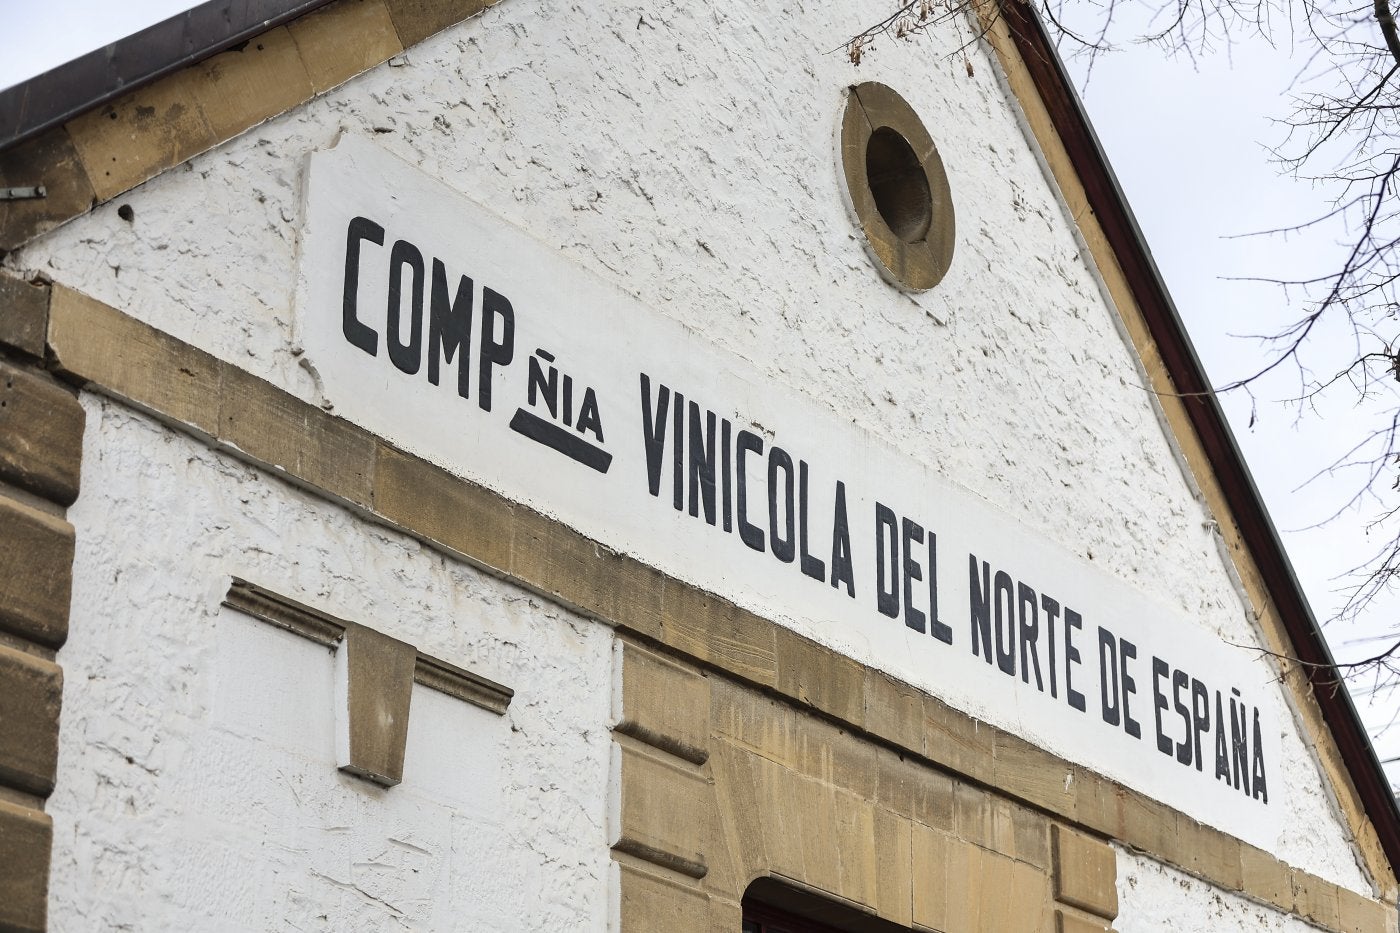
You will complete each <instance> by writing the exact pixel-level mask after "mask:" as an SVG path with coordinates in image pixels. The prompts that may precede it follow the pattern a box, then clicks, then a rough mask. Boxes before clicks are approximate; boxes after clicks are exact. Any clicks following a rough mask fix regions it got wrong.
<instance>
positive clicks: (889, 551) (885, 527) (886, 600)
mask: <svg viewBox="0 0 1400 933" xmlns="http://www.w3.org/2000/svg"><path fill="white" fill-rule="evenodd" d="M898 528H899V519H897V518H895V515H894V511H893V510H892V509H891V508H890V507H889V506H887V505H883V504H881V503H879V502H876V503H875V590H876V605H877V608H879V610H880V614H881V615H886V616H889V617H890V618H891V619H897V618H899V531H898ZM886 568H889V573H888V574H886V573H885V569H886ZM886 577H888V579H889V586H886V585H885V582H886Z"/></svg>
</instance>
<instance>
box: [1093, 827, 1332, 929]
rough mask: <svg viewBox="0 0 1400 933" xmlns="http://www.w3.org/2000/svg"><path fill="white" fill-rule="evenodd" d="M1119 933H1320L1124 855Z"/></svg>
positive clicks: (1133, 855) (1160, 866) (1173, 871)
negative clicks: (1169, 931) (1164, 931)
mask: <svg viewBox="0 0 1400 933" xmlns="http://www.w3.org/2000/svg"><path fill="white" fill-rule="evenodd" d="M1117 851H1118V919H1117V920H1115V921H1113V929H1115V930H1117V931H1118V933H1162V931H1163V930H1171V931H1172V933H1315V931H1316V930H1317V927H1314V926H1313V925H1312V924H1310V923H1307V922H1305V921H1303V920H1300V919H1298V918H1297V917H1294V916H1291V915H1289V914H1285V913H1281V912H1279V911H1277V910H1273V909H1271V908H1268V907H1264V906H1263V905H1261V904H1257V903H1255V902H1254V901H1251V900H1249V899H1248V898H1244V897H1241V896H1240V895H1238V894H1234V893H1231V892H1229V891H1223V890H1221V889H1219V888H1215V887H1212V886H1211V885H1208V884H1206V883H1205V882H1203V881H1200V880H1198V879H1196V878H1193V877H1191V876H1190V875H1188V874H1185V873H1184V872H1180V871H1177V870H1176V869H1175V868H1171V867H1169V866H1167V865H1163V864H1162V863H1161V862H1156V861H1153V860H1152V859H1150V858H1147V857H1146V856H1143V855H1138V854H1136V853H1133V852H1129V851H1128V850H1126V849H1122V848H1119V849H1118V850H1117Z"/></svg>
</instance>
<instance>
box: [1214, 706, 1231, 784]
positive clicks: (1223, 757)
mask: <svg viewBox="0 0 1400 933" xmlns="http://www.w3.org/2000/svg"><path fill="white" fill-rule="evenodd" d="M1215 779H1216V780H1217V781H1224V782H1225V783H1226V784H1229V783H1230V750H1229V748H1228V747H1227V746H1226V739H1225V709H1224V706H1223V704H1222V702H1221V699H1220V691H1219V690H1217V691H1215Z"/></svg>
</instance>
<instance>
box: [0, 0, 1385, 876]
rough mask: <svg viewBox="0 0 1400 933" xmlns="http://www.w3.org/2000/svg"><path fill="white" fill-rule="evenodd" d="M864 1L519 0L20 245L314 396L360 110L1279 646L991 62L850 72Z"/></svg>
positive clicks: (1325, 837) (909, 52) (1305, 838)
mask: <svg viewBox="0 0 1400 933" xmlns="http://www.w3.org/2000/svg"><path fill="white" fill-rule="evenodd" d="M870 15H871V14H870V9H869V8H868V7H867V6H864V5H861V4H835V3H796V2H794V3H778V2H776V0H772V2H756V3H751V4H749V3H745V4H734V3H718V4H696V3H684V2H671V0H666V2H660V3H652V2H647V3H638V2H613V3H609V4H606V5H601V6H600V5H599V4H596V3H570V2H566V0H511V2H506V3H502V4H500V5H499V6H497V7H494V8H492V9H491V10H489V11H487V12H486V13H485V14H483V15H482V16H480V17H477V18H474V19H472V20H469V21H467V22H466V23H463V24H462V25H460V26H458V27H455V28H453V29H451V30H449V31H448V32H446V33H444V34H441V35H439V36H437V37H435V38H433V39H430V40H428V41H427V42H425V43H423V44H422V45H420V46H418V47H416V48H414V49H412V50H410V51H409V52H407V53H405V54H404V55H402V56H400V57H399V58H397V59H395V60H393V61H391V62H389V63H387V64H386V65H384V66H381V67H379V68H377V69H375V70H373V71H371V72H369V73H367V74H365V75H362V76H361V77H359V78H356V79H354V80H352V81H351V82H349V83H348V84H346V85H344V86H342V87H340V88H337V89H335V90H333V91H331V92H329V93H328V94H326V95H325V96H323V97H321V98H319V99H317V100H315V101H313V102H311V103H310V104H308V105H306V106H304V107H302V108H299V109H298V110H296V111H295V112H293V113H290V114H287V115H284V116H283V117H280V118H277V119H275V120H273V121H271V122H269V123H267V124H264V125H262V126H259V127H257V128H255V129H253V130H251V131H249V132H248V133H246V134H244V135H243V136H242V137H240V138H238V139H236V140H233V141H231V142H230V143H228V144H226V145H224V146H222V147H220V148H218V149H216V150H215V151H213V152H211V153H208V154H206V155H203V156H199V157H197V158H195V159H194V160H192V161H191V162H190V163H188V164H187V165H185V166H182V167H180V168H178V169H176V170H173V171H171V172H169V173H167V174H166V175H164V176H162V177H159V178H157V179H154V180H152V181H151V182H149V183H147V184H146V185H143V186H142V187H141V188H139V189H137V190H136V191H134V192H131V193H130V194H129V195H127V196H124V197H120V198H117V199H116V200H114V201H113V202H112V203H110V204H108V205H106V206H104V207H102V208H99V209H98V210H97V211H95V212H94V213H93V214H92V215H90V216H88V217H85V218H82V219H80V220H79V221H77V222H74V223H71V224H69V225H67V226H66V227H64V228H62V229H60V230H58V231H55V232H54V233H52V234H49V235H48V236H46V237H45V238H43V239H41V240H39V241H38V242H36V243H35V244H33V245H32V246H30V247H28V248H26V249H24V250H21V251H19V252H17V253H15V254H12V255H11V256H10V257H8V258H7V259H6V264H7V265H10V266H12V267H15V268H17V269H20V270H23V271H25V272H29V273H43V274H47V275H49V276H51V277H53V278H54V279H56V280H58V281H60V282H63V283H64V284H67V285H70V286H72V287H75V288H77V289H79V290H81V291H84V292H87V293H89V294H91V295H93V296H94V297H97V298H100V299H102V300H104V301H106V302H109V303H110V304H112V305H115V306H116V307H119V308H121V309H123V310H125V311H127V312H128V313H131V314H134V315H137V316H139V317H141V318H143V319H145V320H147V321H149V322H151V323H152V324H154V325H156V326H158V327H160V328H162V329H165V330H168V331H169V332H171V333H173V334H175V335H176V336H178V337H180V338H182V339H184V340H187V341H189V342H191V343H193V344H196V345H198V346H200V347H202V348H204V349H207V350H209V351H211V352H213V353H215V354H217V355H219V356H221V357H223V358H224V359H227V360H230V361H232V362H233V363H235V364H237V365H239V366H242V367H244V368H246V369H248V370H250V371H252V372H254V373H256V374H258V375H260V376H263V377H265V378H267V379H269V380H271V381H272V382H274V383H276V384H277V385H279V386H282V387H284V388H287V389H288V390H290V391H292V392H294V393H296V394H298V395H300V396H301V397H303V398H306V399H307V400H309V401H317V399H316V395H315V387H314V384H313V381H312V379H311V377H310V376H309V375H308V374H307V373H305V372H304V371H302V370H301V369H300V368H299V367H298V365H297V355H296V350H297V344H296V336H295V332H294V325H293V294H294V289H295V283H296V268H297V266H296V249H295V244H296V240H297V234H298V229H299V222H300V221H299V218H300V213H301V209H302V208H301V203H300V185H301V179H302V173H303V167H304V163H305V154H306V153H307V152H309V151H311V150H314V149H316V148H318V147H324V146H327V145H330V144H331V143H332V142H333V141H334V140H335V138H336V137H337V135H338V134H339V133H341V132H342V131H345V132H353V133H358V134H361V135H366V136H372V137H373V138H374V139H375V141H376V142H377V143H379V144H380V145H382V146H384V147H385V148H386V149H388V150H390V151H392V152H394V153H396V154H398V155H399V156H401V157H402V158H404V159H407V160H408V161H410V162H413V163H417V164H419V165H420V166H421V167H422V169H423V170H424V171H426V172H428V173H430V174H433V175H435V176H437V177H439V178H441V179H443V180H444V181H445V182H447V183H448V184H450V185H452V186H453V187H455V188H457V189H459V190H461V191H463V192H465V193H467V194H468V195H469V196H470V197H472V198H474V199H476V200H477V201H479V202H480V203H482V204H484V205H486V206H487V207H489V208H491V209H492V210H494V211H496V212H497V213H498V214H500V215H501V216H503V217H506V218H508V219H509V220H510V221H511V222H513V223H515V224H518V225H520V226H521V227H523V228H525V229H526V230H528V231H530V232H531V233H532V234H534V235H535V236H536V237H538V238H540V239H541V240H543V241H544V242H546V243H548V244H550V245H552V246H554V247H556V248H557V249H559V250H560V251H562V252H563V253H564V254H566V255H567V256H569V257H571V258H573V259H574V260H576V261H577V262H578V263H580V264H581V265H582V266H584V267H586V268H588V269H589V270H591V271H592V272H594V273H596V274H599V275H601V276H603V277H605V278H607V279H609V280H612V281H614V282H616V283H617V284H618V285H620V286H621V287H622V288H624V289H626V290H628V291H630V292H632V293H633V294H635V295H637V296H638V297H639V298H640V299H641V300H642V301H643V302H644V303H646V304H647V305H648V306H650V307H651V308H653V309H655V310H656V311H657V312H658V313H661V314H667V315H671V316H673V317H675V318H677V319H680V320H682V321H684V322H685V323H686V324H688V325H689V326H690V327H692V328H694V329H695V330H696V331H697V332H699V333H701V334H704V335H705V336H706V337H707V338H708V339H710V340H712V341H714V342H715V343H717V344H719V345H721V346H723V347H725V348H727V349H728V350H730V351H732V352H734V353H735V354H737V355H739V356H741V357H744V358H745V359H747V360H749V361H750V362H752V363H753V364H755V365H756V366H758V367H759V368H760V369H761V370H762V371H764V372H765V373H766V374H768V376H769V377H770V378H771V379H772V381H773V383H774V384H775V386H779V387H782V386H785V387H787V388H786V391H802V392H807V393H809V394H811V395H812V396H814V397H815V398H817V399H819V400H821V401H822V402H823V403H825V404H828V405H830V406H831V407H832V409H834V410H835V411H836V412H838V413H840V415H842V416H843V417H849V418H851V419H853V420H856V421H858V422H860V423H861V424H862V425H864V426H865V427H866V428H868V429H869V430H871V431H873V432H874V433H876V434H877V435H879V436H881V437H882V438H883V439H885V440H886V441H888V442H889V443H891V444H893V445H894V446H895V447H896V448H898V449H899V450H902V451H904V452H906V453H907V454H908V455H910V456H913V457H917V458H919V459H921V460H923V461H925V462H926V463H929V464H930V465H931V466H932V467H933V468H934V469H936V470H938V471H939V472H940V473H942V474H944V475H946V476H947V477H948V478H950V479H951V480H952V481H954V482H957V483H960V484H962V485H963V486H965V487H967V488H969V489H971V490H972V491H973V492H975V493H976V494H978V495H980V496H982V497H983V498H985V499H986V500H987V501H989V502H991V503H994V504H995V505H996V506H998V507H1000V508H1002V509H1004V510H1005V511H1006V512H1007V513H1008V514H1010V515H1011V516H1012V517H1013V518H1014V519H1015V520H1016V521H1018V522H1021V523H1023V524H1024V526H1025V527H1027V528H1028V529H1030V530H1032V531H1033V532H1034V533H1037V534H1041V535H1044V536H1045V537H1047V538H1049V539H1051V540H1053V541H1055V542H1058V543H1059V544H1060V545H1061V546H1063V547H1065V548H1067V549H1069V550H1070V551H1072V552H1073V553H1076V554H1078V555H1080V556H1082V557H1083V558H1085V559H1087V560H1092V561H1094V562H1095V563H1096V564H1098V565H1099V566H1102V567H1104V568H1106V569H1107V570H1108V571H1109V572H1111V573H1114V574H1116V575H1118V576H1119V577H1121V578H1123V579H1124V580H1126V581H1128V582H1129V583H1130V584H1132V585H1133V586H1135V587H1137V588H1138V589H1139V591H1140V592H1142V593H1143V594H1144V595H1145V597H1147V598H1150V599H1154V600H1157V601H1158V602H1160V603H1162V604H1164V605H1165V606H1167V607H1168V608H1170V609H1172V610H1174V611H1175V612H1177V613H1179V614H1181V615H1182V616H1183V617H1186V618H1190V619H1195V620H1198V621H1199V623H1200V624H1201V625H1202V626H1203V627H1205V628H1206V629H1208V630H1211V631H1215V632H1218V633H1220V634H1222V635H1224V636H1225V638H1226V639H1228V640H1229V641H1231V642H1235V643H1241V644H1249V643H1257V640H1258V635H1257V633H1256V632H1255V631H1254V628H1253V622H1252V620H1251V618H1250V616H1249V613H1248V609H1247V607H1246V606H1245V605H1244V604H1243V601H1242V599H1241V597H1240V595H1239V592H1238V590H1237V588H1236V586H1235V584H1234V580H1233V578H1232V576H1231V573H1230V571H1229V570H1228V569H1227V567H1226V566H1225V564H1224V562H1223V561H1222V559H1221V556H1220V553H1219V551H1218V548H1217V538H1216V536H1215V532H1214V530H1213V528H1212V526H1211V525H1210V524H1209V522H1208V521H1207V518H1208V516H1207V515H1206V513H1205V511H1204V510H1203V508H1202V506H1201V505H1200V503H1199V501H1198V499H1197V498H1196V496H1195V493H1194V491H1193V489H1192V487H1191V485H1190V484H1189V483H1188V481H1187V480H1186V479H1185V478H1184V477H1183V475H1182V473H1181V471H1180V469H1179V467H1178V465H1177V463H1176V462H1175V458H1174V453H1173V449H1172V447H1171V446H1170V444H1169V442H1168V441H1167V440H1166V439H1165V437H1164V434H1163V431H1162V428H1161V425H1160V423H1159V420H1158V417H1157V414H1156V411H1155V409H1154V407H1153V403H1152V401H1151V398H1150V396H1149V395H1148V393H1146V392H1145V391H1144V389H1143V385H1142V381H1141V379H1140V378H1139V375H1138V370H1137V368H1136V363H1135V360H1134V358H1133V356H1132V354H1131V351H1130V350H1129V349H1128V348H1127V346H1126V345H1125V343H1124V340H1123V338H1122V336H1121V334H1120V331H1119V327H1118V325H1117V323H1116V320H1115V317H1114V314H1113V312H1112V310H1111V309H1110V308H1108V307H1107V306H1106V305H1105V303H1104V300H1103V298H1102V295H1101V292H1100V290H1099V288H1098V285H1097V282H1096V279H1095V278H1094V276H1093V274H1092V272H1091V271H1090V270H1089V269H1088V267H1087V266H1086V264H1085V262H1084V260H1083V259H1082V257H1081V255H1080V252H1079V249H1078V246H1077V245H1076V240H1075V238H1074V235H1073V233H1072V229H1071V227H1070V225H1069V223H1068V221H1067V220H1066V218H1065V217H1064V214H1063V209H1062V206H1061V202H1059V201H1058V199H1057V197H1056V196H1055V194H1054V193H1053V191H1052V190H1051V189H1050V188H1049V187H1048V185H1047V183H1046V181H1045V178H1044V176H1043V174H1042V172H1041V169H1040V166H1039V164H1038V162H1037V161H1036V158H1035V156H1034V154H1033V153H1032V151H1031V149H1030V148H1029V147H1028V145H1027V142H1026V139H1025V136H1024V135H1023V133H1022V130H1021V128H1020V126H1019V124H1018V122H1017V119H1016V116H1015V108H1014V104H1012V103H1010V102H1009V101H1008V100H1007V98H1006V96H1005V94H1004V92H1003V90H1002V88H1001V86H1000V84H999V82H998V79H997V76H996V71H995V69H996V67H997V66H996V65H995V63H994V60H993V58H992V57H991V56H990V55H989V53H988V52H987V50H986V49H985V48H984V47H982V46H980V45H979V44H978V43H976V42H975V41H972V40H971V38H970V33H969V31H968V28H967V26H966V24H962V23H959V22H956V21H953V22H950V23H949V24H948V25H947V26H946V28H943V29H941V30H937V31H935V33H934V34H933V35H931V36H929V37H927V38H925V39H922V40H920V41H919V42H917V43H913V44H902V43H897V42H892V41H890V42H882V43H881V47H880V48H879V50H878V52H877V53H876V54H874V55H871V56H869V57H867V59H866V64H864V65H862V66H861V67H860V68H859V69H856V68H855V67H854V66H852V65H850V64H849V63H848V62H847V61H846V60H845V58H844V57H843V56H842V55H841V54H840V53H839V52H832V51H830V50H832V49H836V48H839V46H840V45H841V44H842V43H843V41H844V40H845V39H846V38H847V37H849V36H850V35H852V34H853V33H854V32H856V31H857V30H858V29H859V28H860V27H861V26H863V25H865V24H866V20H867V19H868V18H869V16H870ZM965 43H967V47H966V50H965V51H959V49H960V47H962V46H963V45H964V44H965ZM861 80H877V81H882V82H884V83H887V84H890V85H891V86H893V87H895V88H897V89H898V90H899V91H900V92H901V93H902V94H903V95H904V96H905V97H906V98H907V99H908V100H909V101H910V102H911V104H912V105H913V106H914V108H915V109H916V110H917V111H918V112H919V113H920V115H921V116H922V118H923V121H924V123H925V124H926V126H927V127H928V128H929V130H930V132H931V133H932V135H933V137H934V139H935V140H936V141H937V143H938V145H939V147H940V151H941V153H942V156H943V159H944V163H945V165H946V166H947V168H948V172H949V176H950V179H951V184H952V191H953V197H954V199H955V203H956V205H957V221H958V241H957V252H956V254H955V256H954V259H953V264H952V269H951V271H950V272H949V275H948V277H947V278H946V279H945V280H944V282H943V283H942V284H941V285H940V286H939V287H938V288H936V289H934V290H933V291H931V292H929V293H926V294H923V295H918V296H910V295H907V294H905V293H901V292H898V291H896V290H894V289H892V288H890V287H889V286H888V285H886V284H885V283H884V282H883V281H882V280H881V278H880V277H879V275H877V274H876V272H875V270H874V269H873V268H872V266H871V263H870V260H869V259H868V258H867V256H866V253H865V250H864V248H863V246H862V241H861V239H860V238H859V235H858V233H857V231H856V229H855V228H854V226H853V225H852V223H851V222H850V219H849V217H848V216H847V213H846V208H845V206H844V204H843V202H842V197H841V193H840V190H841V189H840V186H839V182H838V175H839V171H840V169H839V166H838V163H837V159H836V150H835V138H836V127H837V123H838V121H839V119H840V114H841V111H842V107H843V95H844V89H845V88H846V87H847V86H848V85H850V84H852V83H855V82H857V81H861ZM122 204H130V205H131V206H132V207H133V209H134V217H133V219H132V221H131V222H126V221H123V220H121V219H119V217H118V215H117V209H118V208H119V207H120V206H121V205H122ZM85 488H93V487H85ZM99 488H100V487H99ZM149 492H150V493H151V494H153V495H154V494H157V493H158V492H159V484H158V483H156V482H155V481H154V480H152V482H151V488H150V490H149ZM94 517H95V516H94ZM152 533H153V534H154V533H155V532H154V531H153V532H152ZM79 536H80V540H81V539H82V538H83V537H84V536H87V537H88V538H89V540H90V539H91V537H92V536H93V532H92V531H86V530H80V533H79ZM317 585H319V584H317ZM165 621H166V620H164V619H162V622H163V623H164V622H165ZM787 621H788V622H789V623H790V624H793V625H794V626H795V627H798V628H801V621H800V620H787ZM75 631H76V629H75ZM75 640H78V639H75ZM862 660H866V661H871V662H872V663H873V661H874V659H868V658H865V659H862ZM71 680H73V681H74V682H78V681H80V680H81V677H80V676H75V677H72V678H71ZM67 715H68V714H67V713H66V712H65V717H66V716H67ZM97 738H98V737H96V736H95V737H94V740H96V739H97ZM1282 762H1283V766H1282V767H1283V773H1282V774H1281V775H1280V780H1281V781H1284V782H1287V783H1289V784H1291V785H1293V786H1296V787H1320V778H1319V774H1318V770H1317V767H1316V764H1315V761H1314V759H1313V757H1312V753H1311V752H1310V751H1309V750H1308V748H1307V747H1306V745H1305V744H1304V743H1303V742H1302V741H1301V740H1300V739H1299V738H1298V736H1297V735H1296V734H1294V733H1293V732H1292V731H1291V730H1290V731H1289V732H1288V734H1286V735H1285V736H1284V737H1283V749H1282ZM1293 797H1294V799H1296V800H1298V803H1297V805H1296V807H1295V808H1294V812H1291V813H1289V814H1287V815H1286V816H1285V818H1284V820H1283V824H1284V825H1285V827H1286V828H1285V829H1284V831H1283V833H1282V835H1281V836H1280V838H1279V840H1278V845H1277V847H1276V852H1277V853H1278V854H1279V855H1280V856H1281V857H1282V858H1284V859H1285V860H1287V861H1288V862H1289V863H1291V864H1294V865H1298V866H1299V867H1302V868H1304V869H1306V870H1308V871H1310V872H1313V873H1316V874H1318V875H1321V876H1322V877H1325V878H1328V879H1329V880H1333V881H1336V882H1339V883H1341V884H1344V885H1347V886H1349V887H1352V888H1354V889H1357V890H1365V883H1364V880H1363V878H1362V876H1361V873H1360V871H1359V870H1358V868H1357V867H1356V864H1355V861H1354V857H1353V854H1352V852H1351V850H1350V848H1349V846H1348V843H1347V842H1346V841H1345V830H1344V829H1343V828H1342V826H1341V824H1340V822H1339V820H1338V818H1337V817H1336V815H1335V813H1334V808H1333V804H1332V803H1331V801H1329V800H1328V799H1327V798H1326V796H1325V794H1323V793H1322V792H1321V791H1319V792H1318V793H1316V794H1312V795H1302V794H1297V795H1293Z"/></svg>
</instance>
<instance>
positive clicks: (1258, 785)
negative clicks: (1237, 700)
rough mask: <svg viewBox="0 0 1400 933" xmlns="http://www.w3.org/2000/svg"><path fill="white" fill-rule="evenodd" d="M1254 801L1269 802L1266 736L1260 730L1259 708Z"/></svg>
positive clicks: (1255, 751)
mask: <svg viewBox="0 0 1400 933" xmlns="http://www.w3.org/2000/svg"><path fill="white" fill-rule="evenodd" d="M1253 744H1254V758H1253V760H1254V768H1253V771H1254V775H1253V778H1254V781H1253V783H1254V793H1253V796H1254V799H1255V800H1261V799H1262V800H1263V801H1264V803H1266V804H1267V803H1268V802H1269V781H1268V778H1267V777H1265V775H1264V736H1263V733H1262V732H1261V731H1260V729H1259V707H1257V706H1256V707H1255V708H1254V743H1253Z"/></svg>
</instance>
